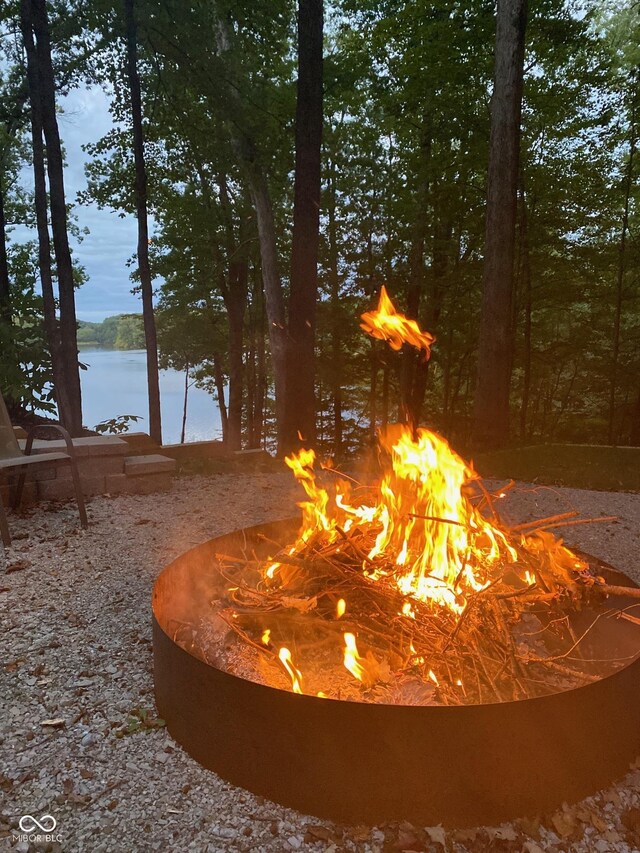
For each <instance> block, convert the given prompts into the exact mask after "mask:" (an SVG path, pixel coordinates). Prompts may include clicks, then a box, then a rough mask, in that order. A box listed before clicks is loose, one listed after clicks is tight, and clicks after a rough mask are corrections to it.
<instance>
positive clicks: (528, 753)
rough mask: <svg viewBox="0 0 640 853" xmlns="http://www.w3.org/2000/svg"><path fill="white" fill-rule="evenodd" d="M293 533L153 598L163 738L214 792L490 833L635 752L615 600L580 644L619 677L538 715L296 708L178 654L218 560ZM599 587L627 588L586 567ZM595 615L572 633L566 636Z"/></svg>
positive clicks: (464, 708) (181, 576)
mask: <svg viewBox="0 0 640 853" xmlns="http://www.w3.org/2000/svg"><path fill="white" fill-rule="evenodd" d="M297 527H298V521H297V520H295V521H286V522H280V523H277V524H269V525H261V526H258V527H253V528H250V529H248V530H244V531H239V532H235V533H232V534H229V535H227V536H222V537H219V538H217V539H213V540H211V541H210V542H207V543H205V544H203V545H200V546H198V547H197V548H194V549H193V550H191V551H189V552H187V553H186V554H184V555H182V556H181V557H179V558H178V559H177V560H175V561H174V562H173V563H172V564H171V565H170V566H169V567H168V568H167V569H165V571H164V572H163V573H162V574H161V575H160V577H159V578H158V580H157V582H156V585H155V588H154V593H153V641H154V666H155V688H156V701H157V705H158V711H159V713H160V715H161V716H162V717H163V718H164V719H165V720H166V722H167V727H168V729H169V732H170V733H171V734H172V736H173V737H174V738H175V740H176V741H177V742H178V743H180V744H181V745H182V746H183V747H184V748H185V749H186V750H187V752H189V753H190V754H191V755H192V756H193V757H194V758H195V759H196V760H197V761H199V762H200V763H201V764H203V765H204V766H205V767H208V768H209V769H211V770H214V771H215V772H216V773H218V774H219V775H220V776H222V777H223V778H225V779H227V780H228V781H230V782H232V783H233V784H235V785H239V786H241V787H243V788H246V789H248V790H250V791H253V792H254V793H256V794H261V795H262V796H265V797H268V798H269V799H272V800H274V801H276V802H278V803H282V804H283V805H286V806H290V807H292V808H296V809H299V810H300V811H302V812H305V813H310V814H315V815H318V816H320V817H327V818H332V819H335V820H341V821H347V822H350V823H362V822H364V823H376V822H380V821H383V820H391V819H396V820H403V819H406V820H411V821H413V822H415V823H421V824H424V825H433V824H437V823H440V822H442V823H444V824H445V825H450V826H471V825H478V824H493V823H498V822H501V821H504V820H508V819H511V818H514V817H517V816H522V815H526V814H535V813H541V812H545V811H549V810H552V809H555V808H556V807H557V806H558V805H559V804H560V803H561V802H562V801H563V800H568V801H575V800H577V799H580V798H582V797H583V796H586V795H587V794H590V793H593V792H594V791H596V790H597V789H598V788H600V787H602V786H605V785H607V784H609V783H610V782H611V781H612V780H614V779H616V778H617V777H619V776H621V775H622V774H624V772H625V770H626V768H627V766H628V764H629V762H630V761H631V760H632V759H633V758H634V757H635V756H636V755H637V754H638V753H639V752H640V701H639V698H640V697H639V692H640V689H639V688H640V636H639V635H640V627H639V626H638V625H637V624H635V623H634V622H631V621H628V620H625V619H620V618H617V617H616V616H615V615H613V614H615V613H618V612H620V611H623V610H624V608H628V607H629V606H630V605H633V604H634V602H635V603H636V604H637V599H630V598H629V599H627V598H626V597H625V596H622V595H621V596H615V597H610V598H609V599H608V600H607V602H606V608H605V607H602V611H603V612H604V610H605V609H606V610H607V611H611V612H612V615H611V616H609V617H606V618H601V619H600V620H599V621H598V622H597V624H596V625H595V626H594V627H593V628H592V630H591V631H590V632H589V635H588V646H587V648H586V651H587V653H588V654H590V655H592V656H593V658H595V659H607V660H608V659H611V658H627V660H628V662H627V663H626V665H624V666H623V667H621V668H620V669H618V670H616V671H615V672H613V673H611V674H609V675H607V676H605V677H603V678H601V679H598V680H596V681H593V682H592V683H589V684H585V685H583V686H580V687H578V688H575V689H571V690H566V691H562V692H559V693H555V694H552V695H547V696H541V697H538V698H535V699H525V700H520V701H512V702H502V703H493V704H487V705H459V706H446V707H442V706H440V707H438V706H426V707H425V706H419V705H418V706H408V705H404V706H403V705H385V704H373V703H372V704H369V703H362V702H353V701H339V700H338V701H337V700H334V699H324V698H319V697H317V696H307V695H295V694H294V693H292V692H288V691H286V690H282V689H276V688H273V687H269V686H265V685H263V684H258V683H255V682H253V681H250V680H248V679H245V678H242V677H238V676H236V675H232V674H230V673H229V672H225V671H224V670H223V669H220V668H219V667H218V666H216V665H215V664H214V663H208V662H206V661H205V660H203V659H202V658H201V657H200V655H201V654H202V650H201V649H198V648H196V647H194V646H191V647H190V646H189V643H190V632H189V629H188V626H190V625H196V624H198V622H199V621H200V620H201V619H207V618H209V614H210V607H211V601H212V600H213V599H216V598H217V597H218V596H220V595H224V594H225V591H226V589H227V587H228V585H229V581H228V578H226V577H225V576H224V575H222V574H221V573H220V570H219V569H220V562H219V560H218V555H220V554H225V555H228V556H233V555H234V554H235V555H237V556H241V555H242V554H243V553H248V552H255V553H256V554H258V555H260V556H262V557H264V558H266V557H268V556H269V555H270V554H271V553H273V547H274V546H273V541H274V540H275V541H278V542H280V543H282V544H283V545H286V544H287V543H288V542H290V541H291V537H292V535H295V533H296V530H297ZM592 563H593V565H594V566H595V567H596V568H597V572H598V573H599V574H600V575H602V576H603V577H604V578H605V579H606V580H607V582H609V583H611V584H616V585H621V586H633V583H632V581H631V580H630V579H629V578H627V577H626V576H625V575H623V574H621V573H620V572H617V571H615V570H614V569H612V568H610V567H609V566H606V565H604V564H603V563H599V562H598V561H592ZM593 618H594V610H593V609H590V608H585V610H583V611H581V613H580V614H579V615H578V616H577V617H576V626H575V629H576V630H577V631H579V630H580V628H581V626H583V625H585V624H588V623H591V622H592V621H593Z"/></svg>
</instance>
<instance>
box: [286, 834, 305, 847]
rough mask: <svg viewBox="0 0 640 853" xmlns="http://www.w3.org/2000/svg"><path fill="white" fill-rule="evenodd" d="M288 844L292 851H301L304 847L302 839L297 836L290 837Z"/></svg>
mask: <svg viewBox="0 0 640 853" xmlns="http://www.w3.org/2000/svg"><path fill="white" fill-rule="evenodd" d="M287 842H288V844H289V846H290V847H291V849H292V850H299V849H300V848H301V847H302V839H301V838H299V837H298V836H297V835H290V836H289V838H287Z"/></svg>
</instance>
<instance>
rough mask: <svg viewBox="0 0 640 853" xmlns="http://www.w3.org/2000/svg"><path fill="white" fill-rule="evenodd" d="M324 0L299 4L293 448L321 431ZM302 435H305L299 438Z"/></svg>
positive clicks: (289, 385)
mask: <svg viewBox="0 0 640 853" xmlns="http://www.w3.org/2000/svg"><path fill="white" fill-rule="evenodd" d="M322 33H323V0H299V3H298V85H297V101H296V131H295V144H296V162H295V180H294V203H293V241H292V251H291V287H290V295H289V339H288V354H287V378H286V389H287V390H286V398H285V407H284V426H283V441H284V446H283V447H280V448H279V450H280V451H282V450H285V451H287V452H288V451H289V450H291V448H293V447H297V446H299V445H300V443H301V440H302V441H304V443H306V444H313V443H314V441H315V434H316V411H315V409H316V401H315V388H314V381H315V329H316V300H317V294H318V242H319V227H320V148H321V142H322ZM299 437H301V438H299Z"/></svg>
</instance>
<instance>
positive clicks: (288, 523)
mask: <svg viewBox="0 0 640 853" xmlns="http://www.w3.org/2000/svg"><path fill="white" fill-rule="evenodd" d="M300 523H301V519H300V517H298V516H294V517H289V518H285V519H281V520H278V521H273V522H265V523H263V524H257V525H254V526H252V527H245V528H242V529H240V530H235V531H230V533H228V534H222V535H221V536H219V537H214V539H213V540H205V542H201V543H200V544H199V545H195V546H194V547H193V548H190V549H189V550H188V551H185V552H184V553H183V554H181V555H180V556H179V557H177V558H176V559H175V560H173V561H172V562H171V563H169V565H168V566H165V568H164V569H163V570H162V571H161V572H160V574H159V575H158V577H157V578H156V580H155V582H154V585H153V597H152V605H151V606H152V611H153V618H154V621H155V622H156V624H157V625H158V627H159V629H160V630H161V631H162V632H163V634H165V636H166V637H167V638H168V639H169V640H170V641H171V642H172V643H174V644H175V645H176V646H177V647H178V648H179V649H180V650H181V651H183V652H184V654H185V655H187V656H188V658H191V659H194V660H198V661H200V662H201V663H202V664H203V665H204V666H208V667H210V668H211V669H214V670H216V671H217V672H221V673H223V674H224V675H225V676H228V677H229V678H233V679H237V680H238V681H240V682H245V681H246V682H248V683H250V684H251V685H252V686H255V687H259V688H261V689H263V690H265V691H272V692H275V693H277V694H281V693H284V694H287V695H288V694H291V695H295V696H296V701H299V702H303V701H306V702H311V703H321V702H322V703H324V702H335V703H343V704H345V705H347V704H348V705H354V706H358V707H386V708H418V707H419V708H422V709H424V710H427V711H429V712H431V711H438V710H441V711H446V712H448V714H451V712H456V711H457V712H458V713H460V712H463V711H464V710H465V709H466V708H491V707H492V706H498V707H508V706H509V705H518V706H522V704H523V703H542V702H545V701H546V700H550V699H552V698H553V697H555V696H561V695H563V694H565V693H569V692H571V693H574V694H575V693H579V692H580V691H583V692H585V693H588V692H589V691H590V689H591V688H592V687H593V683H600V682H606V681H607V680H608V679H611V678H615V677H616V675H617V674H618V673H619V672H620V671H621V670H623V669H626V668H627V667H628V666H631V665H632V664H633V663H634V662H635V661H637V660H638V659H640V644H639V648H638V652H637V653H636V654H635V655H633V656H631V657H628V658H626V659H625V663H624V664H623V666H621V667H618V668H617V669H615V670H612V671H611V672H608V673H605V674H603V675H601V676H598V677H597V682H592V683H586V684H581V685H577V686H574V687H568V688H566V689H565V690H554V691H551V692H549V693H545V694H544V695H542V696H532V697H527V698H524V699H509V700H506V701H504V702H499V701H495V702H465V703H463V704H460V705H440V704H438V705H407V704H403V703H396V702H393V703H389V702H378V701H375V702H369V701H367V700H363V701H360V702H358V701H356V700H355V699H335V698H334V697H332V696H316V695H315V694H311V693H300V694H293V692H292V691H291V690H286V689H284V688H282V687H274V686H273V685H270V684H264V683H262V682H261V681H254V680H253V679H252V678H246V677H245V676H241V675H236V674H235V673H233V672H230V671H229V670H228V669H221V668H220V667H217V666H215V665H214V664H211V663H209V662H208V661H206V660H203V659H202V658H200V657H198V656H197V655H193V654H191V652H189V651H188V650H187V649H185V648H184V647H183V646H181V645H180V644H179V643H177V642H176V641H175V640H174V638H173V637H172V636H171V635H170V634H169V633H168V632H167V631H166V630H165V628H164V626H163V624H162V620H161V618H160V616H159V614H158V613H157V610H156V587H157V585H158V583H159V582H160V581H161V579H162V577H163V575H164V574H165V573H167V574H169V573H170V572H171V569H172V568H173V566H174V565H177V564H180V563H183V562H185V561H187V560H188V559H189V556H190V555H191V554H193V553H195V552H197V551H199V550H200V549H201V548H202V547H203V546H205V545H207V544H208V543H209V542H212V541H216V540H217V539H221V538H223V537H224V536H227V535H240V534H242V535H243V537H245V539H250V538H252V537H260V536H261V534H262V531H263V530H271V529H272V528H273V527H281V528H282V529H283V532H284V531H285V530H287V531H288V529H289V528H290V527H291V528H292V529H294V530H295V529H297V528H298V527H299V526H300ZM264 541H266V540H264ZM270 541H273V542H274V545H275V544H279V543H276V542H275V540H270ZM279 547H284V545H280V546H279ZM567 547H568V548H570V550H571V551H573V553H574V554H576V555H578V556H579V557H581V558H582V559H583V560H585V561H586V562H588V563H589V565H590V566H591V568H592V569H593V568H594V564H595V565H596V566H597V567H598V573H599V574H602V575H604V576H605V579H606V580H607V582H609V583H612V584H615V585H617V586H626V587H630V588H631V589H633V588H636V589H637V588H638V587H639V586H640V585H639V584H637V583H636V582H635V581H634V580H633V579H632V578H630V577H629V576H628V575H626V574H625V573H624V572H621V571H619V570H618V569H615V568H613V566H610V565H608V564H607V563H605V562H603V561H602V560H600V559H599V558H598V557H594V556H593V555H591V554H587V553H586V552H585V551H582V550H581V549H579V548H574V547H571V546H570V545H567ZM636 603H637V605H638V606H639V607H640V601H638V602H636ZM605 605H606V602H603V614H602V616H603V617H604V616H605V613H604V610H605V609H606V608H605ZM608 618H614V615H613V614H612V615H611V616H610V617H608Z"/></svg>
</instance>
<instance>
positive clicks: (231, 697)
mask: <svg viewBox="0 0 640 853" xmlns="http://www.w3.org/2000/svg"><path fill="white" fill-rule="evenodd" d="M362 321H363V322H362V328H364V329H365V331H367V332H368V333H369V334H370V335H372V336H373V337H376V338H382V339H383V340H386V341H387V342H388V343H389V345H390V346H391V348H392V349H394V350H396V351H398V352H399V351H401V350H402V349H403V347H407V346H413V347H415V348H416V349H418V350H419V351H420V352H421V353H422V357H424V358H428V356H429V353H430V347H431V345H432V344H433V342H434V338H433V336H432V335H430V334H429V333H428V332H423V331H422V330H421V329H420V328H419V327H418V325H417V323H416V322H415V321H414V320H410V319H408V318H406V317H403V316H402V315H401V314H398V313H397V312H396V311H395V308H394V306H393V304H392V303H391V301H390V300H389V298H388V296H387V294H386V291H385V290H384V289H383V290H382V292H381V295H380V302H379V305H378V308H377V310H376V311H372V312H368V313H366V314H363V315H362ZM404 354H405V355H406V352H405V353H404ZM379 461H380V463H381V470H380V477H379V478H378V479H376V481H375V482H374V483H371V484H369V483H361V482H356V481H355V480H353V478H351V477H349V476H347V475H346V474H343V473H340V472H337V471H335V470H333V469H332V468H331V467H330V466H329V467H326V466H322V471H321V473H318V472H317V470H316V469H315V467H314V466H315V462H316V459H315V453H314V451H313V450H311V449H304V448H303V449H301V450H300V451H299V452H298V453H292V454H291V456H288V457H287V458H286V459H285V462H286V464H287V465H288V467H289V468H290V469H291V470H292V472H293V474H294V476H295V477H296V479H297V480H298V482H299V483H300V485H301V486H302V487H303V489H304V491H305V493H306V497H307V499H306V500H305V501H303V502H302V503H300V504H299V506H300V507H301V509H302V524H301V525H298V524H297V523H296V522H295V521H293V522H291V521H290V522H280V523H278V524H273V525H265V526H262V527H255V528H250V529H249V530H245V531H240V532H238V533H234V534H230V535H228V536H223V537H220V538H219V539H214V540H212V541H211V542H209V543H207V544H205V545H201V546H200V547H199V548H196V549H194V550H193V551H190V552H189V553H188V554H185V555H184V556H183V557H181V558H179V559H178V560H176V561H175V562H174V563H173V564H172V565H171V566H169V567H168V568H167V569H166V570H165V571H164V572H163V573H162V575H161V576H160V578H159V579H158V581H157V583H156V586H155V589H154V600H153V610H154V656H155V684H156V698H157V704H158V710H159V712H160V714H161V716H162V717H164V718H165V719H166V721H167V726H168V728H169V731H170V732H171V733H172V734H173V736H174V737H175V739H176V740H177V741H178V742H179V743H181V744H182V745H183V746H184V747H185V748H186V749H187V750H188V751H189V752H190V753H191V754H192V755H193V756H194V757H195V758H196V759H197V760H198V761H200V762H201V763H202V764H204V765H205V766H207V767H209V768H211V769H213V770H215V771H216V772H217V773H219V774H220V775H221V776H223V777H224V778H226V779H228V780H229V781H231V782H234V783H235V784H237V785H241V786H243V787H245V788H248V789H249V790H251V791H254V792H255V793H258V794H262V795H264V796H266V797H269V798H270V799H272V800H276V801H277V802H280V803H283V804H285V805H288V806H293V807H295V808H298V809H300V810H302V811H305V812H310V813H312V814H316V815H318V816H326V817H331V818H334V819H338V820H343V821H350V822H366V823H376V822H379V821H384V820H389V819H400V820H402V819H408V820H412V821H414V822H416V823H422V824H437V823H446V824H452V825H457V826H463V825H474V824H481V823H496V822H501V821H503V820H506V819H509V818H513V817H516V816H518V815H525V814H532V813H537V812H542V811H547V810H549V809H553V808H555V807H556V806H557V805H558V804H559V803H561V802H562V801H563V800H575V799H577V798H580V797H582V796H584V795H585V794H587V793H590V792H593V791H594V790H596V789H597V788H598V787H599V786H601V785H604V784H607V783H608V782H610V781H611V780H612V779H614V778H615V777H616V776H618V775H620V774H621V773H622V772H623V771H624V770H625V768H626V766H627V765H628V763H629V761H630V760H631V759H632V758H633V757H635V755H636V754H637V753H638V752H640V703H639V702H638V698H639V697H638V693H639V689H638V685H639V683H640V682H639V676H640V617H639V616H638V611H637V608H640V601H639V598H640V596H639V595H638V591H637V589H631V587H632V586H633V584H632V582H631V581H630V580H629V579H628V578H626V577H625V576H624V575H621V574H619V573H618V572H616V571H615V570H614V569H612V568H610V567H608V566H604V565H603V564H601V563H598V562H597V561H595V560H589V559H588V558H585V557H584V556H580V555H579V554H577V553H576V552H574V551H571V550H570V549H569V548H567V547H566V546H565V545H563V543H562V540H559V539H556V538H555V537H554V535H553V534H552V533H551V532H550V531H551V530H552V529H553V528H555V527H558V526H559V525H564V524H567V522H570V523H581V521H582V520H577V519H574V518H573V516H574V515H575V513H571V512H569V513H563V514H561V515H558V516H555V517H553V518H548V519H542V520H535V521H532V522H525V523H524V524H519V525H516V526H512V527H509V526H508V525H506V524H505V523H504V521H503V519H502V517H501V514H500V512H499V511H498V510H497V508H496V503H497V502H498V500H499V499H501V498H503V497H504V496H505V491H506V490H508V489H509V488H510V486H512V485H513V484H510V486H507V487H506V489H505V491H503V492H499V493H498V494H493V493H491V492H490V491H489V490H488V489H487V488H486V487H485V485H484V484H483V483H482V481H481V479H480V478H479V477H478V476H477V474H476V473H475V472H474V470H473V468H472V466H471V465H470V464H468V463H466V462H465V461H464V460H463V459H462V458H461V457H460V456H458V455H457V454H456V453H455V451H454V450H453V449H452V448H451V447H450V446H449V444H448V443H447V442H446V440H445V439H443V438H442V437H441V436H438V435H436V434H435V433H433V432H431V431H430V430H428V429H423V428H418V427H417V426H416V425H415V424H414V423H412V422H411V419H410V418H409V419H408V421H407V422H406V423H402V424H396V425H394V426H391V427H388V428H387V429H386V430H385V431H384V432H383V433H382V434H381V435H380V447H379ZM570 519H571V520H570ZM596 520H603V519H594V520H593V521H596ZM634 608H636V609H635V610H634Z"/></svg>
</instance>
